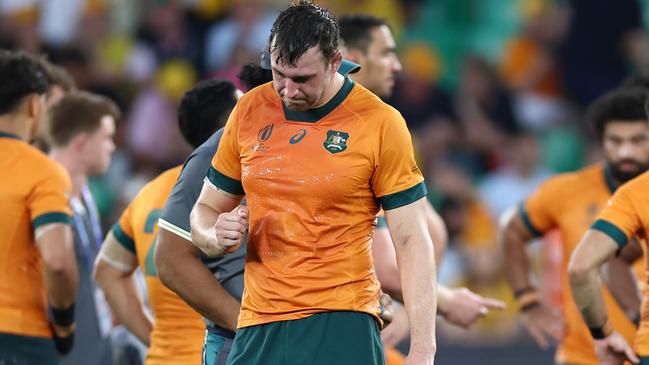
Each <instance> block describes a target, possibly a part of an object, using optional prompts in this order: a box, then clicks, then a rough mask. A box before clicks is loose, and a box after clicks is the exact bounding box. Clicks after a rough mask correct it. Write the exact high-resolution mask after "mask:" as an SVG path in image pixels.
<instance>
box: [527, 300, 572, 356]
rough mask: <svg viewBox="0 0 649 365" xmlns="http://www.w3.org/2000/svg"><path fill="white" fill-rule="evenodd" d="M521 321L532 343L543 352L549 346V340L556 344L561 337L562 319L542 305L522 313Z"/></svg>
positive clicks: (557, 313)
mask: <svg viewBox="0 0 649 365" xmlns="http://www.w3.org/2000/svg"><path fill="white" fill-rule="evenodd" d="M521 320H522V322H523V325H525V327H526V328H527V331H528V332H529V333H530V335H531V336H532V338H533V339H534V342H536V344H537V345H539V347H541V348H542V349H544V350H545V349H547V348H548V346H550V339H554V340H555V341H557V342H558V341H561V338H562V337H563V318H562V317H561V315H560V314H559V312H558V311H556V310H553V309H551V308H548V307H546V306H545V305H543V304H541V305H538V306H536V307H534V308H531V309H529V310H527V311H525V312H523V313H522V315H521Z"/></svg>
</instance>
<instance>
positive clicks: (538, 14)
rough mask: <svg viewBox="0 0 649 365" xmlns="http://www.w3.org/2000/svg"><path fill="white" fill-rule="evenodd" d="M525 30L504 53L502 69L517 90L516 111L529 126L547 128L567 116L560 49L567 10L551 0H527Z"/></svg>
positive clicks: (524, 14)
mask: <svg viewBox="0 0 649 365" xmlns="http://www.w3.org/2000/svg"><path fill="white" fill-rule="evenodd" d="M522 6H523V11H522V12H523V22H524V24H523V30H522V33H521V34H520V35H519V36H517V37H515V38H514V39H513V40H511V41H510V42H509V44H508V46H507V48H506V50H505V53H504V55H503V64H502V73H503V76H504V78H505V81H506V82H507V84H508V86H509V87H510V88H511V89H512V91H513V92H514V93H515V95H516V97H515V105H514V107H515V112H516V116H517V118H518V119H519V120H520V122H521V124H522V125H524V126H525V127H527V128H529V129H545V128H547V127H549V126H552V125H555V124H558V123H560V122H562V121H564V120H565V119H566V115H565V114H566V110H565V109H566V106H565V105H564V102H563V100H562V98H561V97H562V95H563V86H562V84H561V79H560V74H559V70H558V67H557V60H556V53H557V49H558V46H559V42H560V40H561V38H562V36H563V33H564V28H565V26H564V23H565V14H564V13H565V12H563V11H562V9H561V8H559V6H557V5H555V4H554V3H553V2H552V1H551V0H526V1H524V2H523V4H522Z"/></svg>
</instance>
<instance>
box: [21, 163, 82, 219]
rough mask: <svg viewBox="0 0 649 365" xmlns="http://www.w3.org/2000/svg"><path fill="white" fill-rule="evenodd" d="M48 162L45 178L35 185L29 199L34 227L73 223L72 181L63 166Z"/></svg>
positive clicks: (28, 203)
mask: <svg viewBox="0 0 649 365" xmlns="http://www.w3.org/2000/svg"><path fill="white" fill-rule="evenodd" d="M48 162H51V164H48V167H47V168H45V169H44V173H43V176H44V178H43V179H42V180H40V181H39V182H38V183H37V184H36V185H35V186H34V189H33V190H32V192H31V193H30V195H29V197H28V201H27V205H28V207H29V212H30V218H31V221H32V228H33V229H36V228H38V227H40V226H43V225H47V224H51V223H65V224H72V216H71V215H72V211H71V210H70V205H69V203H70V202H69V199H70V191H71V190H72V183H71V182H70V178H69V177H68V174H67V173H66V172H65V170H64V169H63V167H62V166H60V165H58V164H56V163H54V162H52V161H48Z"/></svg>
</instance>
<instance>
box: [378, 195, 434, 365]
mask: <svg viewBox="0 0 649 365" xmlns="http://www.w3.org/2000/svg"><path fill="white" fill-rule="evenodd" d="M426 204H427V203H426V198H425V197H423V198H420V199H418V200H416V201H414V202H412V203H410V204H406V205H404V206H401V207H398V208H395V209H390V210H386V211H385V218H386V221H387V223H388V229H389V230H390V236H391V237H392V241H393V243H394V248H395V250H396V253H397V263H398V266H399V271H400V273H401V287H402V292H403V298H404V304H405V307H406V312H407V313H408V320H409V322H410V339H411V347H410V356H413V355H415V356H418V357H421V358H422V359H425V360H427V361H432V359H433V358H434V355H435V352H436V346H437V345H436V338H435V314H436V312H437V287H436V286H437V278H436V270H435V256H434V249H433V242H432V240H431V238H430V235H429V233H428V226H427V218H426Z"/></svg>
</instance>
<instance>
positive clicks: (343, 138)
mask: <svg viewBox="0 0 649 365" xmlns="http://www.w3.org/2000/svg"><path fill="white" fill-rule="evenodd" d="M348 139H349V133H346V132H340V131H334V130H333V129H330V130H329V131H327V138H326V139H325V141H324V142H322V146H323V147H324V149H325V150H327V151H329V153H331V154H332V155H335V154H336V153H340V152H343V151H344V150H346V149H347V140H348Z"/></svg>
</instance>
